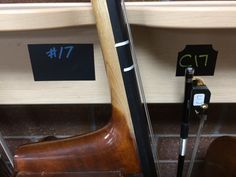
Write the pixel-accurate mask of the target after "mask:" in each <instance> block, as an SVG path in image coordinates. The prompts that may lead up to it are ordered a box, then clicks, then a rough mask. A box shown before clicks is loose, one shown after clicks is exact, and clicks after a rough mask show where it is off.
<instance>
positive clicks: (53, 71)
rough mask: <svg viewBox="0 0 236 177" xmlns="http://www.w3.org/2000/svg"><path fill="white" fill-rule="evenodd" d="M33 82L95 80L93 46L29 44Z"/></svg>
mask: <svg viewBox="0 0 236 177" xmlns="http://www.w3.org/2000/svg"><path fill="white" fill-rule="evenodd" d="M28 50H29V55H30V59H31V65H32V70H33V74H34V80H35V81H65V80H95V69H94V51H93V44H29V45H28Z"/></svg>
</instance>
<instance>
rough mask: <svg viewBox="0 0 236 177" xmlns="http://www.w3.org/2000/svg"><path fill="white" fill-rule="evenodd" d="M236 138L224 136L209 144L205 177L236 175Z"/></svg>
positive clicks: (229, 176) (205, 163)
mask: <svg viewBox="0 0 236 177" xmlns="http://www.w3.org/2000/svg"><path fill="white" fill-rule="evenodd" d="M235 157H236V138H235V137H229V136H224V137H220V138H217V139H215V140H214V141H213V142H212V143H211V145H210V146H209V148H208V150H207V154H206V159H205V162H204V177H236V159H235Z"/></svg>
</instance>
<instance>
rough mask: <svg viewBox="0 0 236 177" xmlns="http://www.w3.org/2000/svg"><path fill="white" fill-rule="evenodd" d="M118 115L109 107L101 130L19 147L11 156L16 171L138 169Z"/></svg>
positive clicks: (118, 113) (130, 143)
mask: <svg viewBox="0 0 236 177" xmlns="http://www.w3.org/2000/svg"><path fill="white" fill-rule="evenodd" d="M123 118H124V117H123V116H122V114H121V113H120V112H119V111H117V110H115V109H113V113H112V120H111V122H110V123H109V124H107V125H106V126H105V127H103V128H102V129H100V130H98V131H96V132H93V133H90V134H85V135H82V136H75V137H71V138H67V139H61V140H56V141H49V142H41V143H33V144H27V145H24V146H21V147H19V148H18V149H17V151H16V155H15V165H16V166H15V167H16V171H18V172H75V171H93V170H95V171H99V170H101V171H106V170H107V171H109V170H121V171H123V172H124V173H138V172H140V169H139V165H138V159H137V156H136V152H135V151H134V148H133V142H132V138H131V136H130V133H129V130H128V127H127V125H125V124H124V122H123V121H122V119H123Z"/></svg>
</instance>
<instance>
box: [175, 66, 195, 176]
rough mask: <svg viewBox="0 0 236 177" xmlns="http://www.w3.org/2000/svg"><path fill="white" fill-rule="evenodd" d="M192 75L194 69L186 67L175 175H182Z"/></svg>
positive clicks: (189, 111)
mask: <svg viewBox="0 0 236 177" xmlns="http://www.w3.org/2000/svg"><path fill="white" fill-rule="evenodd" d="M193 75H194V69H193V68H191V67H188V68H186V70H185V92H184V105H183V119H182V122H181V130H180V148H179V159H178V168H177V177H182V176H183V168H184V159H185V151H186V145H187V139H188V131H189V124H188V122H189V118H190V113H191V104H190V98H191V91H192V87H193Z"/></svg>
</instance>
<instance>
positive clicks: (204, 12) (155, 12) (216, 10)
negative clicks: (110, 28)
mask: <svg viewBox="0 0 236 177" xmlns="http://www.w3.org/2000/svg"><path fill="white" fill-rule="evenodd" d="M126 4H127V11H128V17H129V22H130V23H131V24H134V25H142V26H151V27H161V28H235V27H236V13H235V12H236V2H234V1H221V2H219V1H217V2H214V1H208V2H207V1H205V2H204V1H199V2H197V1H193V2H129V3H126ZM93 24H95V20H94V16H93V13H92V8H91V4H90V3H35V4H1V5H0V31H14V30H35V29H49V28H62V27H71V26H82V25H93Z"/></svg>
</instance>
